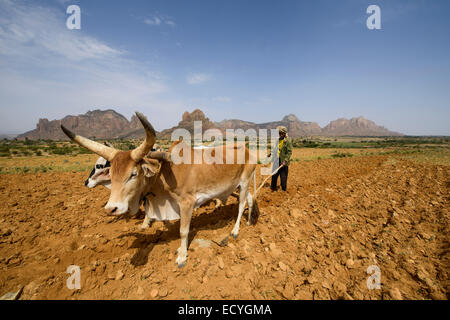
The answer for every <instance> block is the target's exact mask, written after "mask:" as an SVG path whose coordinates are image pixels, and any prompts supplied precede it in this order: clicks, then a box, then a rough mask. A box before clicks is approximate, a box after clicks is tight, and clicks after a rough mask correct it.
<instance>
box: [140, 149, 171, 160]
mask: <svg viewBox="0 0 450 320" xmlns="http://www.w3.org/2000/svg"><path fill="white" fill-rule="evenodd" d="M145 157H146V158H150V159H156V160H160V161H167V162H170V161H172V160H171V158H170V153H169V152H165V151H151V152H149V153H147V155H146V156H145Z"/></svg>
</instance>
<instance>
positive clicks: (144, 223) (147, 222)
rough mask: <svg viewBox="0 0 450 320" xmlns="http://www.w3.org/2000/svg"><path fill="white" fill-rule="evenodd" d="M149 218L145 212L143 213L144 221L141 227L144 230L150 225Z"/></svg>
mask: <svg viewBox="0 0 450 320" xmlns="http://www.w3.org/2000/svg"><path fill="white" fill-rule="evenodd" d="M150 222H151V219H150V218H149V217H148V215H147V213H146V214H145V218H144V222H142V225H141V229H142V230H145V229H147V228H148V227H150Z"/></svg>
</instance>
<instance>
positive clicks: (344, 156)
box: [331, 152, 353, 158]
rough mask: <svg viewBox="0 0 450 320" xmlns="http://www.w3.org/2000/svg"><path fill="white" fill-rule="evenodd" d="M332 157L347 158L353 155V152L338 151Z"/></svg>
mask: <svg viewBox="0 0 450 320" xmlns="http://www.w3.org/2000/svg"><path fill="white" fill-rule="evenodd" d="M331 157H332V158H346V157H349V158H351V157H353V154H351V153H350V152H338V153H335V154H332V155H331Z"/></svg>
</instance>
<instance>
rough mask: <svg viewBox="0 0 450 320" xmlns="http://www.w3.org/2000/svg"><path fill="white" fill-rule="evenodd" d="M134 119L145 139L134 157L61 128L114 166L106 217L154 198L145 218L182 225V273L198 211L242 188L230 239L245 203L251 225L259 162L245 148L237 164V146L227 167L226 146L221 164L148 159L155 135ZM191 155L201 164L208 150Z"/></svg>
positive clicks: (133, 210) (132, 153) (179, 262)
mask: <svg viewBox="0 0 450 320" xmlns="http://www.w3.org/2000/svg"><path fill="white" fill-rule="evenodd" d="M136 115H137V117H138V119H139V120H140V121H141V123H142V125H143V126H144V128H145V131H146V139H145V141H144V142H143V143H142V144H141V145H140V146H139V147H137V148H136V149H134V150H131V151H120V150H117V149H114V148H111V147H108V146H105V145H102V144H100V143H97V142H95V141H92V140H89V139H86V138H84V137H81V136H78V135H76V134H74V133H72V132H71V131H70V130H68V129H66V128H65V127H64V126H62V125H61V128H62V130H63V131H64V133H65V134H66V135H67V136H68V137H69V138H70V139H72V140H73V141H74V142H76V143H78V144H79V145H81V146H83V147H85V148H87V149H89V150H91V151H93V152H95V153H97V154H98V155H100V156H101V157H103V158H105V159H106V160H108V161H110V162H111V169H110V171H109V175H110V179H111V195H110V197H109V200H108V203H107V204H106V206H105V210H106V211H107V213H108V214H111V215H122V214H125V213H127V212H129V213H130V214H136V212H137V211H138V210H139V205H140V199H142V197H143V196H145V195H147V194H152V195H153V197H152V198H151V199H149V201H148V202H147V203H148V206H149V208H148V210H146V211H147V212H150V214H152V215H154V216H155V217H161V218H163V219H169V220H170V219H180V236H181V245H180V247H179V248H178V250H177V252H178V257H177V259H176V264H177V265H178V266H179V267H182V266H184V265H185V263H186V260H187V244H188V234H189V226H190V222H191V217H192V212H193V210H194V208H196V207H199V206H200V205H202V204H203V203H205V202H207V201H210V200H212V199H214V198H218V199H221V200H224V199H225V200H226V199H227V198H228V196H229V195H231V194H232V192H233V191H234V190H235V189H236V188H238V187H239V188H240V191H239V211H238V218H237V220H236V223H235V225H234V227H233V230H232V231H231V235H232V236H233V237H234V238H236V237H237V236H238V234H239V227H240V221H241V218H242V214H243V212H244V209H245V206H246V205H247V203H248V214H249V220H248V221H249V223H250V221H252V220H251V219H252V215H251V214H252V209H253V208H255V209H256V208H257V206H256V199H253V197H252V195H251V193H250V192H249V186H250V182H251V178H252V177H253V178H254V179H255V169H256V161H254V160H255V159H251V154H250V152H249V150H248V149H247V148H245V147H243V148H244V149H245V150H244V154H245V161H244V163H243V164H239V163H237V151H238V150H237V149H238V148H236V147H235V146H232V147H231V151H232V152H233V157H234V162H233V164H226V158H225V157H226V155H227V151H230V147H227V146H223V147H218V148H217V149H216V150H217V152H221V153H222V155H223V161H222V163H212V164H206V163H201V164H186V163H181V164H174V163H171V162H168V161H162V160H163V159H167V154H164V153H159V155H158V156H156V155H155V156H154V157H152V156H151V157H150V158H146V157H145V156H146V155H147V153H148V152H149V151H150V150H151V148H152V146H153V145H154V143H155V130H154V129H153V127H152V125H151V124H150V123H149V122H148V120H147V119H146V118H145V116H144V115H142V114H140V113H138V112H136ZM219 148H221V150H219ZM183 150H184V149H183ZM169 151H171V150H169ZM190 151H191V152H190V154H191V159H190V160H191V162H190V163H194V158H197V157H198V156H200V159H203V152H204V150H201V149H200V150H195V149H192V148H191V149H190ZM195 153H197V157H196V156H195ZM198 153H200V154H198ZM212 153H214V151H213V152H212ZM152 158H156V159H152Z"/></svg>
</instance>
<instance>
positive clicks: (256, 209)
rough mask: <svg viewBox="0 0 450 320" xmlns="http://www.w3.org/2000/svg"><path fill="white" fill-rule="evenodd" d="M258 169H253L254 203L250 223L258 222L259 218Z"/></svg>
mask: <svg viewBox="0 0 450 320" xmlns="http://www.w3.org/2000/svg"><path fill="white" fill-rule="evenodd" d="M256 196H257V194H256V169H255V171H253V204H252V215H251V217H250V219H249V222H250V224H256V223H257V222H258V218H259V207H258V202H257V201H256Z"/></svg>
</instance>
